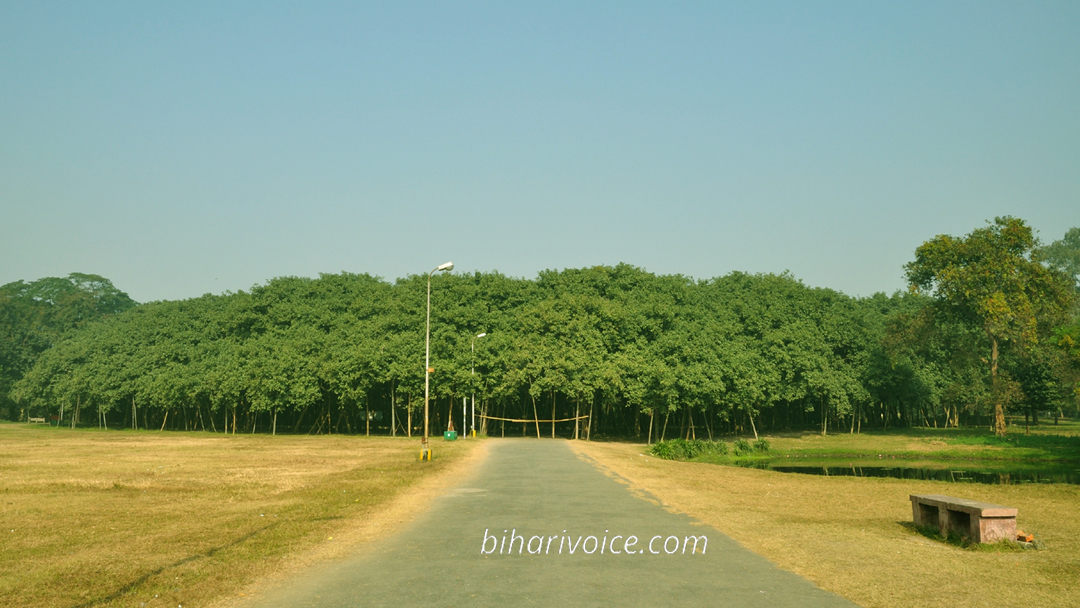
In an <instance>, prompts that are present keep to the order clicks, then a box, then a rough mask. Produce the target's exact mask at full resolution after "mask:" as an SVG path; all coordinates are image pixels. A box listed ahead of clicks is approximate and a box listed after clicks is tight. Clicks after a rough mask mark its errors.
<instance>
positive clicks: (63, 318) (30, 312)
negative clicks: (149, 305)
mask: <svg viewBox="0 0 1080 608" xmlns="http://www.w3.org/2000/svg"><path fill="white" fill-rule="evenodd" d="M135 306H136V302H135V301H134V300H132V299H131V298H129V297H128V295H127V294H126V293H123V292H122V291H120V290H118V289H116V287H114V286H113V284H112V283H111V282H110V281H109V280H108V279H106V278H103V277H100V276H97V275H93V274H82V273H77V272H76V273H71V274H70V275H68V276H67V277H66V278H55V277H47V278H44V279H39V280H37V281H32V282H30V283H26V282H24V281H15V282H14V283H8V284H6V285H3V286H0V411H4V410H7V411H11V410H12V408H11V407H10V406H11V405H13V404H12V403H11V401H10V397H9V392H10V390H11V388H12V386H13V385H14V384H15V383H16V382H17V381H18V380H19V379H21V378H22V377H23V376H24V375H25V374H26V373H27V372H28V371H29V370H30V369H31V368H32V367H33V366H34V364H35V363H36V362H37V360H38V357H40V356H41V353H43V352H45V351H46V350H48V349H49V348H51V347H52V346H53V345H55V344H57V343H58V342H60V341H61V340H63V339H64V338H65V337H67V336H68V335H71V334H72V333H73V332H75V331H77V330H79V329H80V328H83V327H85V326H87V325H88V324H90V323H92V322H94V321H97V320H99V319H103V318H106V317H108V316H111V315H115V314H118V313H121V312H123V311H126V310H129V309H131V308H134V307H135Z"/></svg>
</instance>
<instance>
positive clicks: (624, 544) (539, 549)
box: [480, 528, 709, 556]
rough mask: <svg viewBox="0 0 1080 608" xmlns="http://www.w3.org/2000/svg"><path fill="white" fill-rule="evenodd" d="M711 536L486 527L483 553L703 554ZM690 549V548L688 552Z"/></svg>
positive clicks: (481, 546)
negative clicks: (528, 531) (526, 531)
mask: <svg viewBox="0 0 1080 608" xmlns="http://www.w3.org/2000/svg"><path fill="white" fill-rule="evenodd" d="M708 545H709V539H708V538H707V537H706V536H705V535H704V534H702V535H700V536H693V535H688V536H675V535H664V534H656V535H648V534H646V535H642V536H640V537H639V536H637V535H635V534H611V531H610V530H604V533H603V534H595V535H588V536H585V535H582V534H578V535H576V536H575V535H574V534H567V532H566V530H563V531H562V533H561V534H524V533H518V531H517V528H510V529H507V530H503V531H502V534H499V532H498V530H496V531H495V534H492V533H491V531H490V528H488V529H485V530H484V537H483V540H482V542H481V544H480V554H481V555H575V554H579V553H582V554H585V555H612V556H621V555H704V554H705V549H706V548H707V547H708ZM687 549H689V551H687Z"/></svg>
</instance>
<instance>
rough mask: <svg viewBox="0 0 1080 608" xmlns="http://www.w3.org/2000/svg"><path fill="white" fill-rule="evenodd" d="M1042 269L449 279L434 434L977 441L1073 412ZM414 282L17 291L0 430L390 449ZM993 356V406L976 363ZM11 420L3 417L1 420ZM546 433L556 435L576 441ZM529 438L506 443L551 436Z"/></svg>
mask: <svg viewBox="0 0 1080 608" xmlns="http://www.w3.org/2000/svg"><path fill="white" fill-rule="evenodd" d="M1039 251H1040V250H1039V249H1038V248H1037V247H1036V243H1035V241H1034V239H1033V237H1032V236H1031V233H1030V229H1029V228H1027V227H1026V225H1025V224H1023V222H1021V221H1019V220H1013V219H1011V218H1003V219H999V220H997V221H996V223H995V224H993V225H991V226H990V227H988V228H985V229H982V230H979V231H975V232H974V233H972V235H969V236H968V237H966V238H965V239H954V238H952V237H938V238H937V239H935V240H933V241H930V242H928V243H927V244H924V245H923V246H922V247H920V248H919V250H918V251H917V252H916V260H915V261H914V262H912V264H909V265H908V273H909V278H910V279H911V280H912V282H913V284H915V285H917V286H918V287H919V290H918V292H917V293H907V294H899V293H898V294H894V295H892V296H886V295H884V294H875V295H873V296H871V297H869V298H861V299H860V298H850V297H848V296H845V295H843V294H841V293H838V292H836V291H833V290H830V289H819V288H811V287H807V286H806V285H803V284H802V283H801V282H799V281H798V280H796V279H794V278H793V277H791V276H790V275H788V274H781V275H773V274H758V275H752V274H746V273H739V272H736V273H732V274H729V275H727V276H724V277H719V278H714V279H710V280H707V281H694V280H690V279H688V278H686V277H682V276H678V275H674V276H657V275H654V274H651V273H648V272H645V271H644V270H641V269H639V268H635V267H633V266H629V265H625V264H620V265H618V266H614V267H606V266H599V267H593V268H582V269H566V270H562V271H545V272H542V273H540V275H539V276H538V277H537V278H536V280H532V281H530V280H524V279H514V278H509V277H505V276H503V275H501V274H499V273H497V272H493V273H473V274H464V275H448V274H441V273H440V274H437V275H436V276H434V277H432V279H431V281H432V291H431V303H432V315H431V358H432V367H433V369H434V372H433V373H432V374H431V378H430V379H431V384H430V386H431V394H432V408H434V409H433V418H434V420H433V424H434V423H435V420H438V421H439V422H438V423H439V424H445V423H446V416H447V414H450V413H454V412H456V416H457V420H458V423H459V424H460V409H459V405H460V403H461V398H462V397H471V396H472V395H475V396H476V401H477V404H478V410H479V412H480V413H484V412H486V413H488V414H494V415H496V416H498V417H505V418H513V419H545V418H571V417H578V416H582V415H586V416H591V419H590V420H589V422H588V423H586V422H584V421H582V422H579V423H578V425H577V427H578V429H577V430H578V431H579V432H581V433H584V432H586V431H585V429H586V428H587V429H588V431H587V432H588V434H589V435H590V436H592V435H619V436H637V437H639V438H641V439H643V440H645V439H646V434H647V433H651V435H649V436H648V438H647V439H648V440H650V441H651V440H654V439H655V438H661V439H663V438H666V437H681V438H683V439H684V440H685V439H689V438H690V437H692V436H695V435H696V436H708V437H714V436H718V435H725V434H734V435H739V434H742V435H745V434H746V433H749V432H751V431H754V432H755V434H757V432H758V431H762V430H780V429H784V428H793V427H794V428H806V427H808V426H820V430H821V432H822V433H827V432H828V431H829V430H831V429H836V428H837V427H838V426H839V427H842V430H845V431H846V430H849V429H853V428H854V427H856V426H858V427H862V426H867V425H869V426H878V427H879V428H880V427H886V428H890V427H893V426H897V425H901V426H914V425H926V426H931V425H933V426H938V425H951V426H955V425H956V424H957V423H958V421H959V420H960V417H961V415H967V416H968V422H969V424H970V423H971V421H972V420H974V422H975V423H981V420H979V419H978V418H974V419H973V418H972V416H973V415H982V414H985V413H986V412H987V411H988V408H989V407H990V406H991V405H993V403H994V401H995V399H998V400H1000V399H1001V398H1002V397H1003V396H1004V397H1008V398H1009V399H1011V400H1012V402H1015V403H1017V404H1024V405H1026V407H1028V408H1029V411H1030V412H1032V413H1037V412H1040V411H1042V412H1045V411H1048V410H1054V411H1056V409H1057V408H1066V406H1067V401H1068V400H1069V399H1075V398H1074V397H1072V395H1073V394H1074V391H1077V390H1080V355H1077V352H1080V350H1078V349H1077V347H1076V344H1077V343H1078V342H1080V333H1077V332H1076V331H1074V329H1075V322H1074V325H1073V326H1071V327H1072V328H1073V329H1070V328H1069V326H1066V327H1062V326H1061V325H1060V324H1057V325H1056V326H1055V323H1057V321H1058V320H1060V316H1061V315H1060V314H1058V313H1060V310H1061V307H1060V306H1059V304H1061V301H1059V300H1060V298H1059V296H1061V294H1062V293H1065V292H1069V293H1071V290H1068V289H1066V290H1064V291H1062V289H1060V288H1061V286H1062V285H1064V283H1062V282H1061V278H1062V276H1064V275H1062V274H1061V273H1060V272H1058V271H1056V270H1053V269H1048V268H1047V267H1045V266H1042V265H1041V261H1040V259H1039V257H1038V256H1039ZM1002 264H1004V265H1005V266H1004V268H1005V269H1006V270H1004V271H1002V270H1001V269H1000V268H999V266H1000V265H1002ZM1039 269H1041V270H1039ZM1017 276H1019V277H1026V278H1024V279H1023V281H1019V282H1017V281H1015V280H1014V279H1015V278H1016V277H1017ZM1010 281H1012V283H1010ZM427 282H428V277H427V275H426V274H422V275H415V276H410V277H405V278H403V279H399V280H397V281H395V282H393V283H390V282H387V281H383V280H382V279H379V278H377V277H372V276H369V275H357V274H348V273H342V274H334V275H321V276H320V277H319V278H317V279H309V278H298V277H282V278H277V279H274V280H271V281H269V282H267V283H266V284H264V285H259V286H256V287H255V288H253V289H252V290H250V292H238V293H230V294H224V295H221V296H209V295H208V296H204V297H201V298H195V299H191V300H184V301H179V302H154V303H150V304H146V305H142V306H138V307H135V303H134V302H131V300H130V298H127V296H126V295H124V294H123V293H121V292H119V291H118V290H116V289H115V288H114V287H113V286H112V285H111V284H110V283H109V282H108V281H107V280H105V279H102V278H101V277H95V276H93V275H71V276H70V277H68V278H67V279H42V280H41V281H36V282H33V283H23V282H17V283H12V284H9V285H6V286H4V287H2V288H0V328H3V329H4V333H2V334H0V399H5V400H7V401H4V402H3V403H0V409H7V410H8V411H9V412H10V411H18V409H19V408H26V409H27V410H28V411H30V412H33V413H34V415H44V414H45V413H51V414H54V415H55V414H58V413H60V412H67V416H68V417H70V412H72V411H73V410H79V411H83V412H86V411H90V410H93V411H95V412H97V413H98V414H99V415H101V416H104V418H101V419H102V420H103V421H106V422H109V424H110V425H113V426H127V425H134V426H138V427H140V428H146V427H156V428H161V426H162V425H165V422H166V416H168V415H170V412H171V413H172V414H171V416H172V417H171V418H169V419H168V422H169V424H173V423H176V424H177V425H180V426H183V427H184V428H195V427H194V425H195V424H196V423H198V425H200V426H199V428H203V427H210V428H211V429H213V428H219V427H220V426H221V425H223V424H225V423H226V422H227V419H228V423H229V425H230V426H232V420H233V419H235V420H236V421H237V424H240V425H243V426H247V427H248V428H249V429H253V428H265V427H258V424H259V422H260V421H261V422H262V424H264V425H265V424H267V421H270V420H274V421H277V420H278V417H279V415H280V417H281V420H282V421H284V423H285V424H287V425H288V427H289V428H290V429H293V430H295V431H301V430H307V429H312V432H320V429H322V428H323V427H324V426H325V427H327V428H333V432H350V431H351V432H356V431H357V430H358V429H359V428H360V427H363V428H364V430H367V428H368V427H369V423H370V422H371V421H372V420H374V421H375V426H379V425H381V428H382V431H381V432H387V431H388V430H389V421H390V418H391V415H393V416H394V417H395V420H400V419H401V418H402V417H405V416H407V414H406V410H407V409H408V408H411V409H412V411H413V413H414V414H415V412H416V411H417V410H418V409H420V408H422V404H423V390H424V369H423V360H424V326H425V308H426V293H427ZM1055 298H1057V299H1055ZM5 324H6V325H5ZM480 332H485V333H486V334H487V336H486V337H485V338H483V339H482V340H474V339H473V336H475V335H476V334H477V333H480ZM988 332H991V333H988ZM993 332H997V333H993ZM1055 332H1056V333H1055ZM992 336H997V337H998V338H1000V340H999V342H1000V347H1001V356H1000V357H999V361H998V363H999V364H1000V366H1001V369H1000V371H999V372H998V374H997V376H996V378H997V380H998V385H999V386H998V388H997V389H994V388H993V386H992V385H991V384H992V383H989V382H987V378H988V376H989V374H988V366H987V364H986V362H985V361H984V359H986V358H987V356H988V354H989V353H988V352H987V345H988V343H989V341H990V340H991V337H992ZM1075 394H1076V395H1077V396H1080V392H1077V393H1075ZM9 398H10V400H9ZM11 400H14V401H16V402H17V405H18V407H7V408H3V406H4V405H5V404H6V405H8V406H12V405H14V404H13V403H12V402H11ZM1074 403H1075V401H1074ZM391 404H394V409H393V413H392V412H391ZM1066 409H1067V408H1066ZM260 415H261V416H262V417H261V418H260ZM67 419H68V418H65V420H67ZM80 420H84V421H85V416H84V417H83V418H80ZM418 420H419V417H418V416H416V415H414V416H413V425H414V428H416V427H417V424H418ZM120 421H123V422H120ZM181 421H182V422H181ZM380 421H381V422H380ZM515 424H518V423H515ZM560 424H561V426H560V427H559V433H560V434H562V435H563V436H566V435H568V434H570V433H571V432H572V431H573V430H574V425H573V423H569V424H568V423H560ZM165 426H166V427H168V425H165ZM511 426H512V425H509V424H508V425H501V424H500V425H499V429H498V431H497V432H496V433H493V434H503V433H505V432H506V431H507V428H508V427H511ZM539 426H541V425H537V424H534V425H532V428H526V429H522V428H520V427H514V428H516V430H517V432H525V431H526V430H527V431H528V432H529V434H532V433H536V432H538V431H541V430H542V431H543V433H544V434H547V433H553V432H555V430H554V429H552V428H551V427H550V426H548V427H547V428H544V429H540V428H537V427H539ZM402 430H404V429H402ZM478 430H479V431H480V432H484V427H483V425H482V424H481V425H480V428H478ZM488 431H489V433H490V432H491V429H490V428H489V429H488ZM708 443H709V445H708V446H707V447H706V448H701V447H700V446H698V447H695V446H697V444H693V442H692V440H691V443H690V444H688V446H689V447H687V446H686V445H682V444H678V443H667V442H661V444H663V445H664V446H666V447H664V448H657V449H667V450H671V451H672V453H673V454H675V453H677V454H681V456H678V457H689V458H693V457H694V456H692V455H691V456H687V454H696V453H697V451H698V450H701V449H707V450H708V451H710V452H711V453H717V451H718V450H721V449H724V450H726V449H727V444H724V443H717V444H712V443H711V442H708ZM758 443H759V444H760V445H759V446H758V447H757V450H758V451H762V448H761V446H763V445H766V444H767V442H766V443H765V444H761V442H758ZM658 445H660V444H658ZM720 446H722V447H720ZM753 450H754V447H752V446H748V445H747V446H744V447H740V446H738V445H737V446H736V451H737V452H739V453H740V454H749V453H752V452H753Z"/></svg>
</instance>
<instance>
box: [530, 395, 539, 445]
mask: <svg viewBox="0 0 1080 608" xmlns="http://www.w3.org/2000/svg"><path fill="white" fill-rule="evenodd" d="M529 398H530V399H532V404H533V420H534V421H535V422H536V438H537V439H539V438H540V414H537V413H536V397H533V396H532V393H529Z"/></svg>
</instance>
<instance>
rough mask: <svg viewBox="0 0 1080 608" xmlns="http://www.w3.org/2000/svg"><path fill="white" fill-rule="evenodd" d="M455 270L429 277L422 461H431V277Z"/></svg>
mask: <svg viewBox="0 0 1080 608" xmlns="http://www.w3.org/2000/svg"><path fill="white" fill-rule="evenodd" d="M453 269H454V263H453V262H447V263H445V264H441V265H439V266H436V267H435V269H434V270H432V271H431V272H429V273H428V275H427V325H426V328H425V331H424V441H423V443H421V444H420V460H431V448H430V447H428V389H429V386H430V383H431V372H432V369H431V275H433V274H435V273H436V272H447V271H450V270H453Z"/></svg>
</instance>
